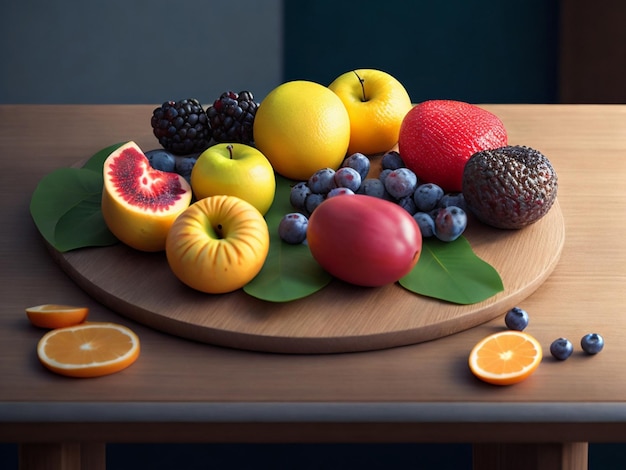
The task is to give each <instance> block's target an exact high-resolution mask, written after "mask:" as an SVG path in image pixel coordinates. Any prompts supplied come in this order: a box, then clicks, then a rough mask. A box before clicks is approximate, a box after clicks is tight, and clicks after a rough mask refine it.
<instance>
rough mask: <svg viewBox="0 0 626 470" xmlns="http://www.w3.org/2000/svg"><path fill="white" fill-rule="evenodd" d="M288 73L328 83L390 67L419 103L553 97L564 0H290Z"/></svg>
mask: <svg viewBox="0 0 626 470" xmlns="http://www.w3.org/2000/svg"><path fill="white" fill-rule="evenodd" d="M284 8H285V23H284V31H285V41H284V57H285V61H284V64H285V65H284V74H285V78H286V79H298V78H300V79H311V80H314V81H318V82H320V83H322V84H329V83H330V82H331V81H332V80H333V79H334V78H335V77H336V76H338V75H340V74H341V73H343V72H345V71H348V70H351V69H354V68H378V69H382V70H385V71H387V72H389V73H391V75H393V76H395V77H396V78H397V79H399V80H400V82H402V83H403V84H404V85H405V87H406V88H407V91H408V92H409V95H410V96H411V99H412V100H413V102H420V101H423V100H426V99H432V98H447V99H457V100H462V101H469V102H474V103H476V102H480V103H502V102H506V103H553V102H555V101H557V99H558V90H557V82H558V38H559V2H558V1H557V0H510V1H505V2H502V1H497V0H473V1H467V0H447V1H445V2H438V1H435V0H431V1H413V2H408V1H405V0H385V1H382V2H357V1H337V0H299V1H291V2H289V1H287V2H285V6H284Z"/></svg>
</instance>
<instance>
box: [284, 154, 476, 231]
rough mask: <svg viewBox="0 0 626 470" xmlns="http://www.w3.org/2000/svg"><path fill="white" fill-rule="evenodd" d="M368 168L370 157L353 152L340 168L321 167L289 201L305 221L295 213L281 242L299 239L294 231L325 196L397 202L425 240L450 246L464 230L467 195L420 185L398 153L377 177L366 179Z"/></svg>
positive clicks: (386, 160) (384, 161)
mask: <svg viewBox="0 0 626 470" xmlns="http://www.w3.org/2000/svg"><path fill="white" fill-rule="evenodd" d="M370 165H371V162H370V159H369V158H368V157H367V156H365V155H363V154H362V153H354V154H352V155H350V156H348V157H347V158H346V159H345V160H344V161H343V163H342V165H341V167H340V168H339V169H337V170H333V169H332V168H322V169H320V170H318V171H316V172H315V173H314V174H313V175H311V177H310V178H309V179H308V181H301V182H299V183H296V184H295V185H294V186H293V187H292V189H291V193H290V197H289V200H290V203H291V205H292V206H293V207H294V208H295V209H296V210H297V211H299V212H298V213H299V214H300V216H301V217H297V216H295V215H294V214H296V213H291V214H287V215H286V216H285V217H286V218H287V217H288V218H289V219H290V221H289V222H287V221H286V222H285V228H284V230H283V231H282V232H281V233H284V234H285V237H282V235H281V238H283V239H285V240H286V239H287V238H296V239H299V237H292V236H291V235H290V234H289V232H290V230H292V227H298V228H301V227H303V223H304V222H303V217H305V218H306V217H308V216H310V215H311V214H312V213H313V211H314V210H315V208H316V207H317V206H319V205H320V204H321V203H322V202H323V201H324V200H325V199H326V198H329V197H333V196H336V195H340V194H366V195H368V196H374V197H378V198H382V199H386V200H388V201H392V202H394V203H396V204H399V205H400V206H401V207H402V208H404V209H405V210H406V211H407V212H409V213H410V214H411V215H412V216H413V218H414V219H415V221H416V222H417V224H418V225H419V227H420V231H421V232H422V236H423V237H424V238H428V237H436V238H438V239H440V240H442V241H445V242H451V241H454V240H456V239H457V238H458V237H459V236H461V234H462V233H463V232H464V231H465V228H466V227H467V214H466V212H465V202H464V199H463V194H461V193H447V194H446V193H445V192H444V190H443V189H442V188H441V187H439V186H437V185H436V184H433V183H420V182H419V181H418V177H417V175H416V174H415V173H414V172H413V171H411V170H410V169H409V168H407V167H406V165H405V163H404V161H403V160H402V157H401V156H400V154H399V153H398V152H396V151H390V152H387V153H386V154H385V155H383V157H382V160H381V172H380V175H379V176H378V177H377V178H373V177H368V174H369V172H370ZM288 227H289V228H288ZM293 230H297V229H296V228H293Z"/></svg>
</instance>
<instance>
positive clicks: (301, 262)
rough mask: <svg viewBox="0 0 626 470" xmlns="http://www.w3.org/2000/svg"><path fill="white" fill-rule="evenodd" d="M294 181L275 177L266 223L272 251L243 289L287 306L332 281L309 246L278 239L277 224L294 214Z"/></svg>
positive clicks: (250, 293)
mask: <svg viewBox="0 0 626 470" xmlns="http://www.w3.org/2000/svg"><path fill="white" fill-rule="evenodd" d="M292 184H293V182H292V181H289V180H288V179H285V178H283V177H281V176H280V175H277V176H276V195H275V196H274V202H273V204H272V207H270V209H269V211H267V214H265V220H266V221H267V225H268V228H269V231H270V251H269V254H268V255H267V258H266V260H265V263H264V265H263V268H262V269H261V271H260V272H259V274H257V276H256V277H255V278H254V279H253V280H252V281H250V282H249V283H248V284H247V285H245V286H244V288H243V290H244V292H246V293H247V294H248V295H251V296H253V297H256V298H258V299H261V300H267V301H270V302H288V301H291V300H296V299H299V298H302V297H306V296H308V295H311V294H313V293H315V292H317V291H318V290H320V289H322V288H323V287H324V286H326V285H327V284H328V283H329V282H330V281H331V279H332V277H331V276H330V275H329V274H328V273H327V272H326V271H324V270H323V269H322V268H321V266H320V265H319V264H318V263H317V261H315V259H314V258H313V256H312V255H311V251H310V250H309V247H308V246H307V245H306V244H300V245H290V244H288V243H285V242H283V241H282V240H281V239H280V237H279V236H278V224H279V223H280V220H281V219H282V218H283V216H284V215H285V214H288V213H289V212H293V208H292V207H291V204H290V203H289V193H290V191H291V185H292Z"/></svg>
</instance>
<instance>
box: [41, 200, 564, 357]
mask: <svg viewBox="0 0 626 470" xmlns="http://www.w3.org/2000/svg"><path fill="white" fill-rule="evenodd" d="M465 236H466V237H467V239H468V240H469V242H470V244H471V246H472V248H473V249H474V251H475V252H476V254H477V255H478V256H480V257H481V258H482V259H483V260H485V261H486V262H488V263H489V264H491V265H492V266H493V267H494V268H495V269H496V270H497V271H498V273H499V274H500V276H501V277H502V281H503V283H504V291H503V292H500V293H499V294H497V295H495V296H493V297H491V298H489V299H487V300H485V301H482V302H480V303H476V304H472V305H457V304H452V303H448V302H443V301H440V300H436V299H432V298H428V297H424V296H419V295H416V294H414V293H411V292H409V291H407V290H405V289H404V288H402V287H401V286H400V285H398V284H397V283H396V284H390V285H387V286H384V287H378V288H364V287H357V286H353V285H349V284H347V283H344V282H341V281H339V280H333V281H331V283H330V284H329V285H328V286H327V287H325V288H324V289H322V290H321V291H319V292H317V293H315V294H314V295H311V296H309V297H306V298H304V299H300V300H296V301H293V302H287V303H271V302H265V301H261V300H258V299H255V298H253V297H250V296H248V295H247V294H245V293H244V292H243V291H241V290H239V291H236V292H232V293H230V294H223V295H210V294H203V293H200V292H196V291H193V290H192V289H190V288H188V287H187V286H185V285H183V284H182V283H181V282H179V281H178V279H176V277H175V276H174V275H173V274H172V272H171V271H170V269H169V266H168V264H167V260H166V258H165V253H163V252H162V253H150V254H148V253H142V252H138V251H135V250H133V249H131V248H128V247H126V246H124V245H122V244H119V245H115V246H111V247H105V248H85V249H80V250H75V251H70V252H67V253H59V252H57V251H55V250H52V253H53V257H54V258H55V259H56V260H57V261H58V263H59V264H60V266H61V267H62V269H63V270H64V271H66V272H67V274H68V275H69V276H70V277H71V278H72V279H73V280H74V281H75V282H76V283H77V284H78V285H79V286H80V287H81V288H82V289H84V290H85V291H86V292H87V293H88V294H89V295H91V296H92V297H93V298H94V299H96V300H97V301H99V302H101V303H102V304H104V305H106V306H107V307H109V308H110V309H112V310H114V311H116V312H118V313H119V314H121V315H123V316H126V317H128V318H131V319H133V320H135V321H137V322H140V323H142V324H145V325H148V326H150V327H152V328H155V329H157V330H160V331H164V332H167V333H170V334H173V335H176V336H180V337H183V338H188V339H192V340H197V341H201V342H205V343H210V344H214V345H219V346H226V347H232V348H239V349H248V350H256V351H266V352H277V353H298V354H309V353H338V352H356V351H367V350H376V349H384V348H390V347H397V346H404V345H408V344H415V343H419V342H422V341H428V340H433V339H437V338H440V337H442V336H446V335H450V334H453V333H456V332H459V331H462V330H465V329H468V328H471V327H473V326H476V325H478V324H480V323H484V322H486V321H488V320H491V319H493V318H495V317H497V316H499V315H502V314H504V313H505V312H506V311H507V310H508V309H510V308H511V307H514V306H516V305H518V304H519V303H520V302H521V301H522V300H523V299H524V298H526V297H527V296H529V295H530V294H531V293H532V292H534V291H535V290H536V289H537V288H538V287H539V286H540V285H541V284H542V283H543V282H544V281H545V279H546V278H547V277H548V276H549V275H550V273H551V272H552V271H553V269H554V268H555V266H556V264H557V263H558V260H559V258H560V255H561V251H562V248H563V244H564V240H565V227H564V221H563V216H562V213H561V209H560V207H559V204H558V201H557V202H556V203H555V204H554V206H553V207H552V208H551V209H550V211H549V212H548V214H546V216H544V217H543V218H542V219H541V220H540V221H538V222H537V223H535V224H533V225H531V226H528V227H526V228H524V229H522V230H516V231H509V230H497V229H493V228H489V227H487V226H484V225H482V224H480V223H470V224H469V227H468V229H467V231H466V233H465Z"/></svg>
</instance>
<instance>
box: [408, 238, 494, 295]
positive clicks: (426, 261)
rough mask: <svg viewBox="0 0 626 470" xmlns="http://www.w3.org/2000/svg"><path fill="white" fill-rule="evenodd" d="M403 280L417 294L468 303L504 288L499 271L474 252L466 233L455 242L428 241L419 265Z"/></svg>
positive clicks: (424, 246)
mask: <svg viewBox="0 0 626 470" xmlns="http://www.w3.org/2000/svg"><path fill="white" fill-rule="evenodd" d="M399 282H400V285H401V286H403V287H404V288H405V289H407V290H409V291H412V292H415V293H416V294H420V295H425V296H428V297H433V298H436V299H440V300H446V301H448V302H453V303H457V304H464V305H468V304H473V303H476V302H480V301H482V300H485V299H488V298H489V297H491V296H493V295H495V294H497V293H498V292H501V291H503V290H504V286H503V284H502V279H501V278H500V275H499V274H498V272H497V271H496V270H495V269H494V268H493V267H492V266H491V265H490V264H488V263H486V262H485V261H483V260H482V259H480V258H479V257H478V256H477V255H476V254H475V253H474V251H473V250H472V247H471V246H470V244H469V242H468V241H467V239H466V238H465V237H463V236H461V237H459V238H457V239H456V240H455V241H453V242H442V241H440V240H437V239H428V240H424V244H423V247H422V254H421V255H420V259H419V261H418V262H417V265H416V266H415V267H414V268H413V270H412V271H411V272H410V273H409V274H407V275H406V276H405V277H403V278H402V279H400V281H399Z"/></svg>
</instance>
